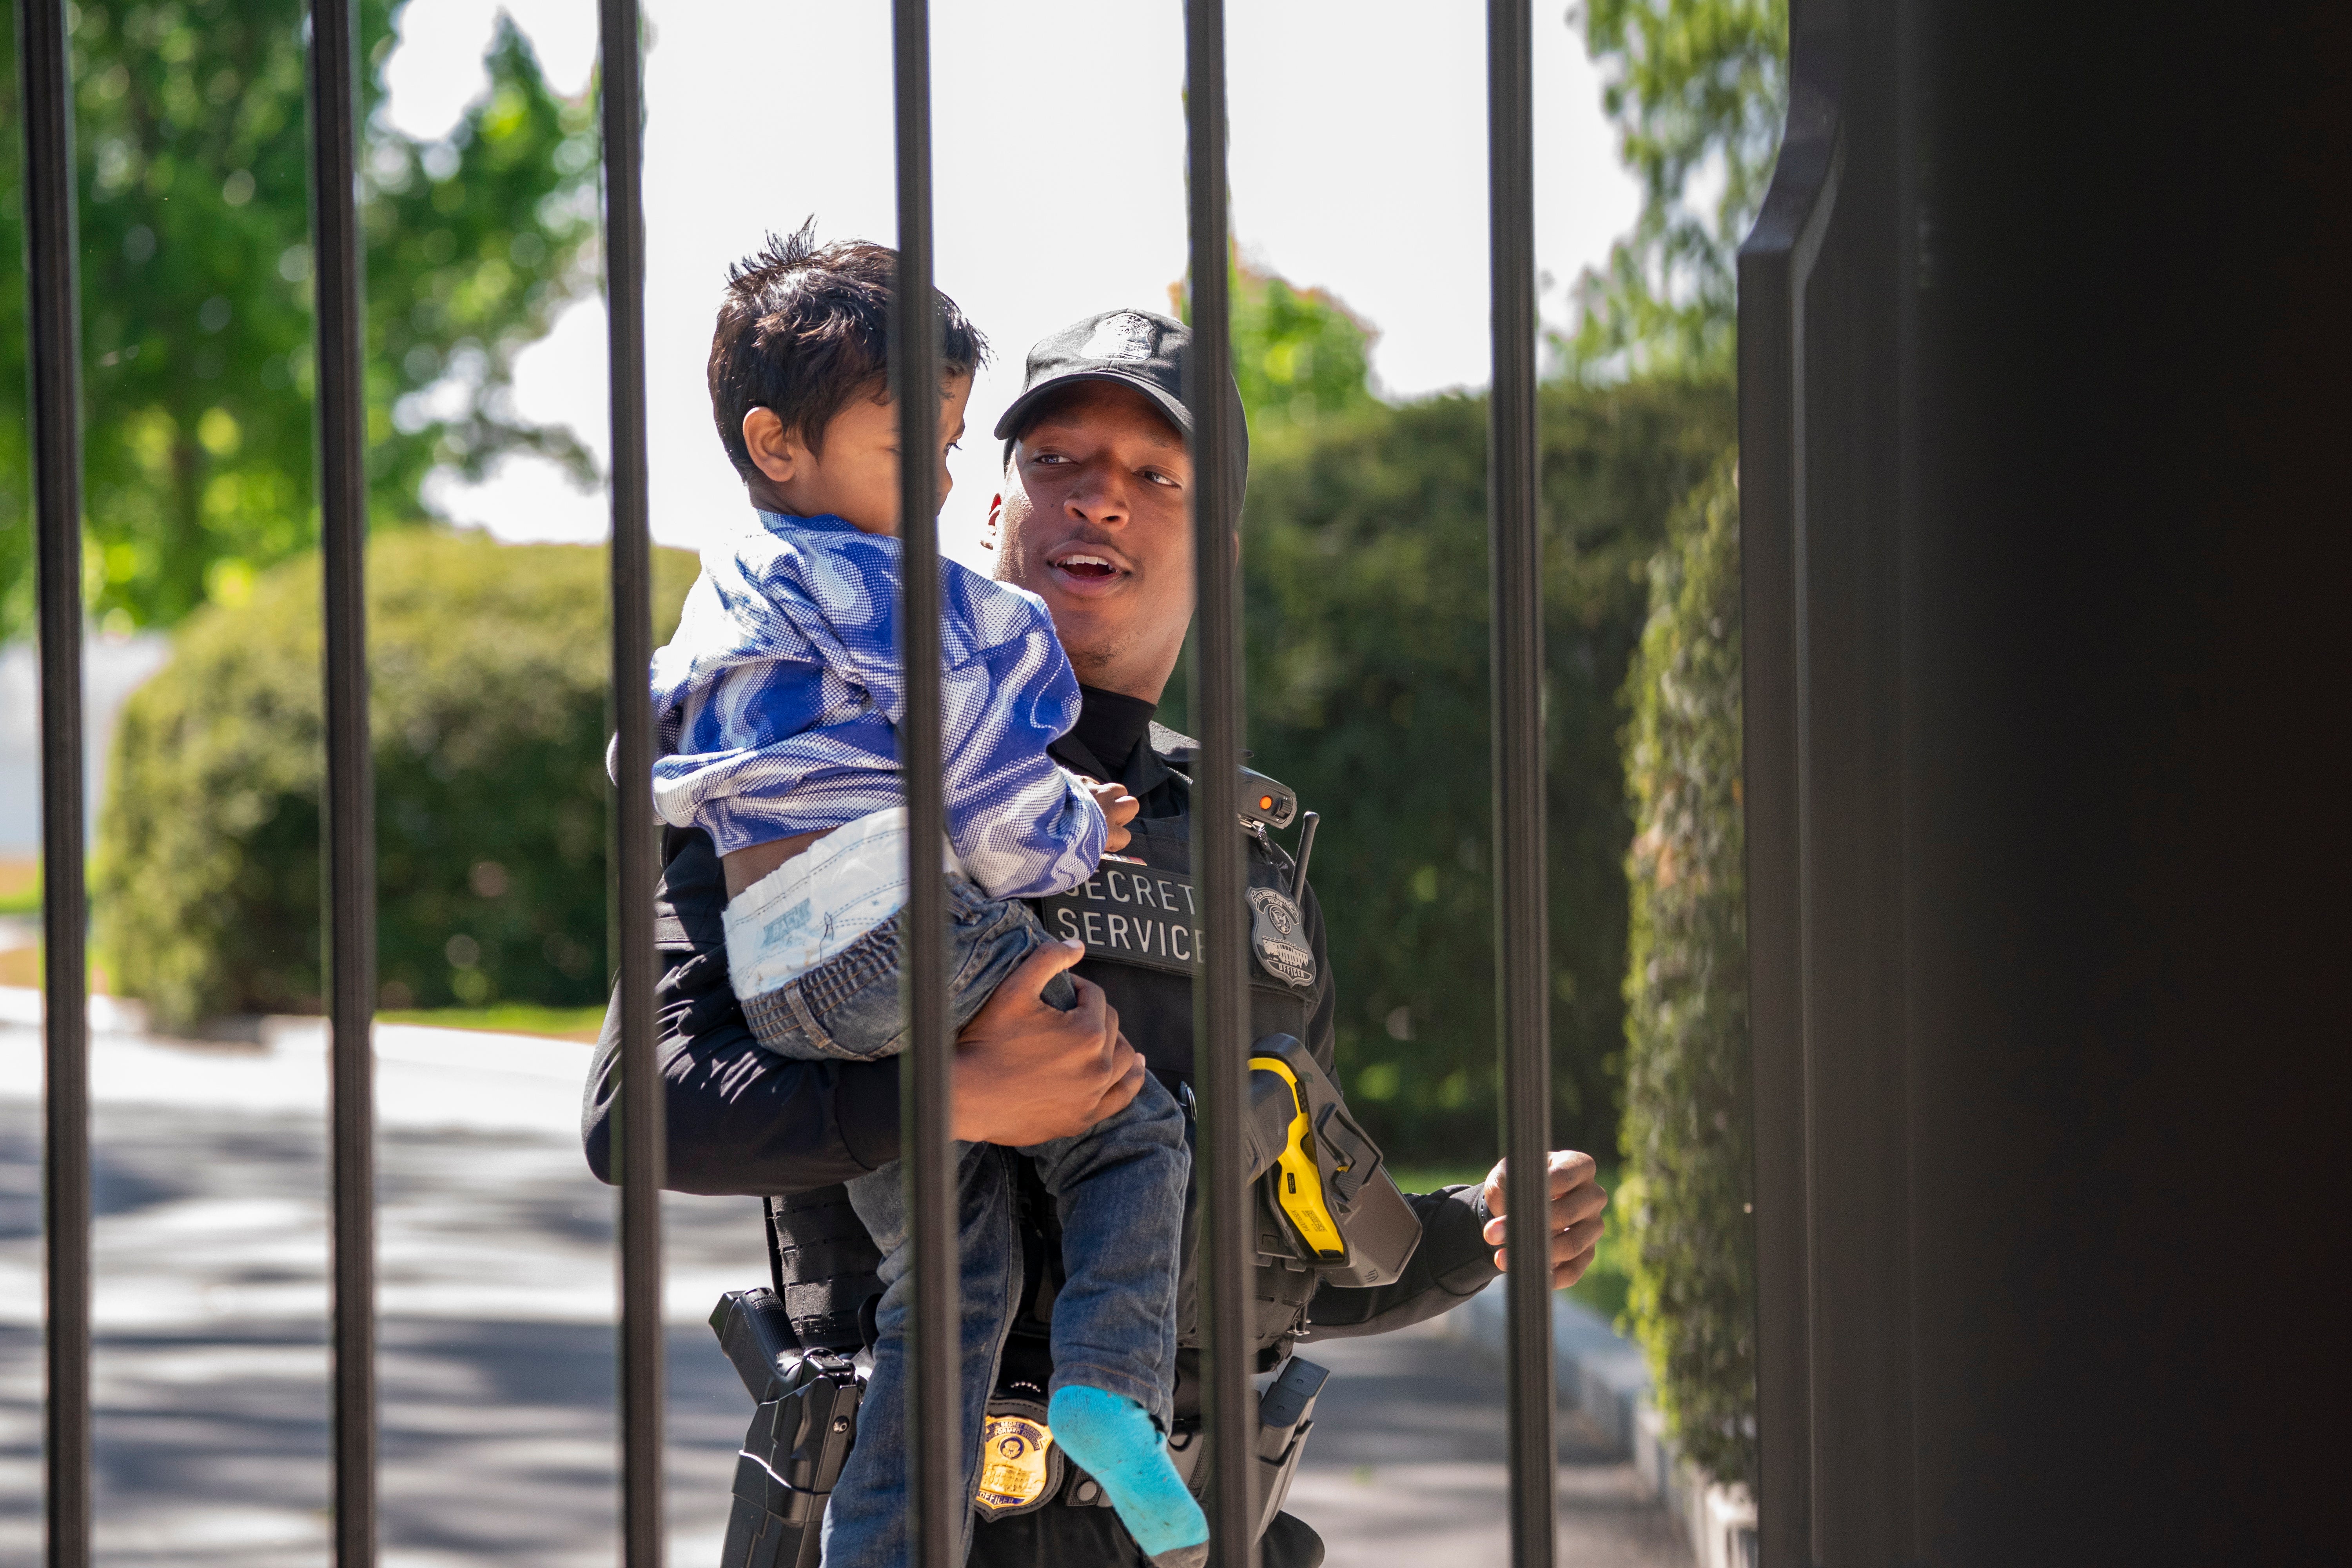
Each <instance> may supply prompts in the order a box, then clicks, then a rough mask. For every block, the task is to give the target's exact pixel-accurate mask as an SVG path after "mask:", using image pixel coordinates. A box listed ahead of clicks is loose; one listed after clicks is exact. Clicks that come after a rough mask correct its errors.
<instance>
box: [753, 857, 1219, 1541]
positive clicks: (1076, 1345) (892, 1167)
mask: <svg viewBox="0 0 2352 1568" xmlns="http://www.w3.org/2000/svg"><path fill="white" fill-rule="evenodd" d="M948 904H949V913H950V917H951V920H952V921H953V931H952V937H951V941H950V952H949V973H950V984H949V997H948V1010H949V1016H950V1019H951V1020H952V1022H953V1023H954V1025H955V1026H959V1027H960V1026H961V1025H963V1024H964V1023H966V1022H968V1021H969V1020H970V1019H971V1016H972V1015H973V1014H974V1013H976V1012H978V1011H979V1010H980V1007H981V1005H982V1003H984V1002H985V1001H986V1000H987V999H988V996H989V994H990V993H991V992H992V991H994V990H995V989H996V987H997V986H998V985H999V984H1002V983H1003V981H1004V979H1005V978H1006V977H1007V976H1008V975H1010V974H1011V973H1013V970H1014V969H1016V968H1018V967H1019V966H1020V964H1021V963H1022V961H1023V960H1024V959H1025V958H1027V957H1028V956H1029V954H1030V953H1031V952H1034V951H1035V950H1036V949H1037V948H1038V947H1039V946H1040V945H1042V944H1043V943H1044V942H1045V941H1046V940H1047V938H1046V935H1045V928H1044V927H1043V926H1041V925H1039V924H1038V922H1037V919H1036V917H1035V916H1034V915H1033V914H1032V913H1030V911H1029V910H1028V908H1027V906H1025V905H1024V904H1020V903H1017V902H1014V901H1012V900H991V899H989V898H987V897H986V896H985V895H984V894H982V892H981V891H980V889H978V888H977V887H975V886H973V885H972V884H971V882H970V881H968V880H966V879H964V878H962V877H961V876H950V878H949V879H948ZM903 933H904V917H903V916H902V917H901V918H900V919H899V920H898V921H892V922H891V923H890V924H888V925H886V926H882V927H878V928H877V929H876V930H875V931H870V932H868V933H867V934H866V936H865V937H864V938H861V939H860V940H859V941H858V942H857V943H856V944H855V945H854V946H852V947H851V948H849V949H848V950H847V951H846V952H843V953H841V954H840V955H839V956H838V957H835V958H834V959H831V960H829V961H827V962H826V963H823V964H820V965H819V966H818V967H817V968H816V969H814V970H812V971H810V972H809V973H807V974H805V975H803V976H802V977H801V978H800V979H799V980H796V981H794V982H793V984H792V986H791V988H790V989H791V990H792V991H793V993H794V994H793V996H792V997H791V998H790V1003H791V1016H792V1017H793V1019H794V1020H795V1021H796V1022H795V1024H794V1026H793V1027H791V1028H788V1029H787V1030H786V1031H785V1032H784V1035H783V1037H781V1038H770V1037H763V1039H764V1040H765V1043H768V1044H770V1045H771V1046H772V1047H774V1048H776V1049H779V1050H781V1051H782V1052H783V1053H784V1054H786V1055H789V1056H795V1057H804V1058H818V1059H832V1060H842V1059H856V1060H868V1059H872V1058H878V1057H887V1056H891V1055H894V1054H896V1053H897V1052H898V1051H899V1050H901V1049H903V1048H904V1047H905V1044H906V1018H905V1007H904V1004H903V1001H902V999H901V996H900V993H899V988H898V954H899V949H900V946H901V943H902V942H903ZM1055 982H1056V983H1058V984H1049V985H1048V986H1047V987H1046V990H1045V997H1046V1000H1048V1001H1049V1002H1054V1003H1055V1004H1056V1005H1064V1006H1066V1005H1070V1004H1071V1003H1073V1002H1075V1000H1076V993H1075V991H1074V990H1072V988H1071V987H1070V985H1069V984H1068V981H1067V979H1066V977H1065V976H1062V975H1056V976H1055ZM1057 989H1058V992H1059V994H1058V995H1057V994H1056V991H1057ZM1020 1157H1026V1158H1028V1159H1030V1160H1032V1161H1034V1163H1035V1165H1036V1169H1037V1174H1038V1177H1039V1180H1040V1181H1041V1182H1042V1183H1043V1184H1044V1186H1045V1190H1046V1191H1047V1192H1048V1193H1051V1194H1053V1195H1054V1197H1055V1208H1056V1212H1057V1214H1058V1215H1059V1216H1060V1218H1061V1224H1062V1258H1063V1265H1064V1271H1065V1272H1066V1275H1067V1276H1068V1279H1067V1283H1066V1284H1065V1285H1064V1286H1063V1288H1062V1290H1061V1292H1060V1294H1059V1295H1057V1296H1056V1297H1055V1300H1054V1304H1053V1343H1054V1378H1053V1389H1059V1388H1061V1387H1063V1386H1065V1385H1066V1384H1085V1385H1087V1386H1088V1387H1092V1388H1100V1389H1104V1390H1107V1391H1108V1392H1110V1393H1113V1394H1124V1395H1125V1396H1126V1397H1128V1398H1129V1399H1132V1400H1134V1401H1135V1402H1136V1403H1137V1404H1139V1405H1142V1406H1143V1408H1144V1409H1146V1410H1148V1411H1150V1413H1151V1415H1152V1417H1153V1419H1155V1420H1156V1421H1158V1422H1159V1423H1160V1427H1161V1429H1162V1430H1165V1429H1166V1428H1167V1426H1168V1424H1169V1421H1170V1409H1169V1396H1170V1392H1171V1385H1172V1384H1173V1383H1174V1380H1175V1375H1176V1324H1175V1316H1176V1275H1177V1265H1178V1255H1179V1248H1180V1240H1181V1232H1182V1226H1183V1216H1184V1189H1185V1184H1186V1183H1187V1181H1188V1180H1189V1178H1190V1175H1191V1156H1190V1155H1189V1153H1188V1152H1186V1149H1185V1142H1184V1117H1183V1112H1182V1111H1181V1110H1179V1109H1178V1108H1177V1105H1176V1101H1175V1100H1174V1098H1173V1097H1172V1096H1171V1095H1170V1094H1169V1092H1168V1090H1167V1089H1164V1088H1163V1087H1161V1085H1160V1082H1159V1080H1158V1079H1153V1078H1150V1077H1149V1076H1147V1077H1146V1078H1145V1079H1144V1080H1143V1089H1142V1090H1141V1091H1140V1092H1139V1093H1138V1094H1137V1095H1136V1097H1135V1099H1134V1100H1132V1101H1130V1102H1129V1104H1128V1106H1127V1107H1126V1109H1124V1110H1120V1111H1119V1112H1118V1114H1117V1115H1114V1116H1110V1117H1108V1118H1106V1119H1104V1120H1103V1121H1098V1122H1097V1123H1096V1124H1095V1125H1094V1126H1093V1127H1091V1128H1089V1129H1088V1130H1087V1131H1085V1132H1082V1133H1080V1134H1079V1135H1078V1136H1076V1137H1075V1138H1063V1139H1057V1140H1055V1141H1054V1142H1050V1143H1040V1144H1034V1145H1033V1146H1031V1147H1029V1148H1026V1149H1023V1150H1020V1151H1018V1152H1015V1151H1013V1150H1010V1149H1006V1148H1002V1147H1000V1146H998V1145H996V1144H992V1143H959V1144H957V1145H956V1203H957V1213H956V1237H957V1249H958V1255H959V1259H960V1263H959V1280H960V1285H961V1314H962V1318H961V1336H962V1352H961V1363H962V1368H963V1376H962V1379H961V1390H960V1396H961V1403H962V1415H963V1420H962V1431H961V1453H962V1456H963V1463H964V1495H965V1496H966V1497H970V1496H971V1492H972V1489H973V1486H974V1483H975V1482H976V1481H977V1480H978V1479H979V1468H980V1459H981V1454H980V1440H981V1429H982V1425H983V1422H984V1419H985V1415H986V1410H987V1405H988V1395H989V1392H990V1389H991V1386H992V1384H993V1383H994V1381H995V1376H996V1363H997V1357H998V1355H999V1353H1000V1352H1002V1350H1003V1345H1004V1337H1005V1334H1006V1332H1007V1331H1009V1330H1010V1329H1011V1328H1012V1325H1013V1319H1014V1317H1015V1316H1016V1315H1017V1314H1018V1312H1019V1311H1020V1309H1021V1306H1022V1300H1021V1296H1022V1289H1023V1286H1024V1282H1025V1279H1026V1274H1027V1271H1026V1268H1025V1267H1024V1259H1023V1258H1022V1254H1021V1243H1020V1237H1019V1234H1018V1231H1017V1229H1016V1226H1015V1215H1014V1209H1013V1205H1014V1199H1015V1194H1016V1173H1015V1171H1014V1169H1013V1160H1014V1159H1016V1158H1020ZM900 1181H901V1177H900V1172H899V1168H898V1163H896V1162H895V1161H894V1162H893V1163H890V1164H887V1165H884V1166H882V1167H881V1168H879V1169H878V1170H875V1171H871V1172H868V1173H866V1174H865V1175H863V1176H860V1177H858V1178H857V1179H856V1180H855V1181H853V1182H851V1183H850V1184H849V1201H850V1204H851V1205H852V1206H853V1207H854V1208H856V1211H857V1216H858V1218H860V1219H861V1220H863V1221H864V1222H865V1223H866V1229H867V1230H868V1231H869V1232H870V1233H872V1235H873V1237H874V1243H875V1245H876V1246H877V1247H879V1248H880V1249H881V1251H882V1285H883V1291H882V1304H881V1308H880V1310H879V1312H878V1314H877V1342H876V1344H875V1348H874V1375H873V1379H872V1381H871V1383H870V1384H868V1385H867V1388H866V1400H865V1403H864V1405H862V1406H861V1407H860V1409H859V1411H858V1415H857V1442H856V1447H854V1448H853V1449H852V1450H851V1451H850V1456H849V1462H848V1465H847V1466H846V1468H844V1469H843V1471H842V1474H841V1479H840V1480H839V1482H838V1483H837V1484H836V1485H835V1488H834V1491H833V1500H832V1502H831V1503H830V1504H829V1505H828V1507H827V1509H826V1510H825V1522H824V1563H825V1568H901V1565H903V1564H904V1563H906V1562H907V1561H908V1519H907V1464H906V1457H907V1429H906V1428H907V1405H906V1364H907V1363H906V1344H907V1318H908V1312H909V1311H910V1310H912V1308H913V1281H912V1279H910V1278H909V1277H908V1247H907V1242H908V1227H907V1214H906V1199H905V1194H904V1189H903V1188H902V1186H901V1184H900ZM1052 1391H1053V1390H1052V1389H1049V1390H1048V1391H1047V1392H1048V1394H1050V1393H1051V1392H1052ZM965 1517H966V1519H967V1521H969V1519H970V1515H969V1514H968V1513H967V1514H966V1516H965ZM968 1532H969V1523H967V1541H969V1533H968Z"/></svg>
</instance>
